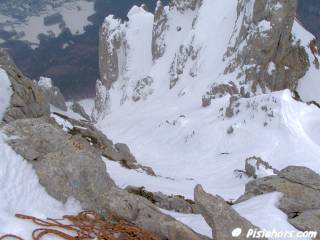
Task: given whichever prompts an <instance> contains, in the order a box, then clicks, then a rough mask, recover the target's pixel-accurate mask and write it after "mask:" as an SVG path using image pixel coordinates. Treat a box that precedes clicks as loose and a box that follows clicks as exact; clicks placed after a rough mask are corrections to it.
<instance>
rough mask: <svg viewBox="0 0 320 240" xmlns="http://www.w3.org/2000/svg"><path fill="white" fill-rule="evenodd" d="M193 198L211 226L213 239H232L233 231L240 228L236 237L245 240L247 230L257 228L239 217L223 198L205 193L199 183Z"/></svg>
mask: <svg viewBox="0 0 320 240" xmlns="http://www.w3.org/2000/svg"><path fill="white" fill-rule="evenodd" d="M194 199H195V202H196V206H197V208H198V210H199V211H200V213H201V214H202V216H203V217H204V219H205V220H206V222H207V223H208V225H209V226H210V227H211V228H212V238H213V239H217V240H229V239H232V238H233V237H232V233H233V231H235V229H241V230H242V231H241V232H240V235H239V237H237V239H242V240H245V239H248V238H247V237H246V235H247V233H248V231H249V230H254V229H257V230H258V227H256V226H254V225H253V224H252V223H250V222H249V221H248V220H247V219H245V218H243V217H241V216H240V215H239V213H237V212H236V210H234V209H233V208H232V207H231V206H230V205H229V204H227V203H226V202H225V201H224V199H223V198H221V197H219V196H213V195H211V194H208V193H206V192H205V191H204V190H203V188H202V187H201V186H200V185H197V186H196V187H195V190H194ZM263 239H264V238H263Z"/></svg>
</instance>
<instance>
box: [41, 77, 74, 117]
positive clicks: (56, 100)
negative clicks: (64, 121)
mask: <svg viewBox="0 0 320 240" xmlns="http://www.w3.org/2000/svg"><path fill="white" fill-rule="evenodd" d="M38 85H39V87H40V88H41V89H42V91H43V92H44V94H45V96H46V97H47V99H48V102H49V103H50V104H52V105H53V106H55V107H57V108H59V109H61V110H63V111H67V110H68V107H67V105H66V101H65V99H64V96H63V95H62V93H61V92H60V89H59V88H58V87H56V86H54V85H53V84H52V80H51V78H47V77H40V79H39V81H38Z"/></svg>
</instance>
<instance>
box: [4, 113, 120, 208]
mask: <svg viewBox="0 0 320 240" xmlns="http://www.w3.org/2000/svg"><path fill="white" fill-rule="evenodd" d="M50 121H52V120H50V119H43V118H38V119H23V120H17V121H14V122H11V123H10V124H7V125H6V126H5V127H4V132H5V133H6V134H7V135H9V136H14V137H15V138H14V139H11V140H8V144H9V145H10V146H12V148H13V149H14V150H15V151H16V152H17V153H18V154H20V155H21V156H22V157H23V158H25V159H26V160H29V161H30V162H31V163H32V165H33V167H34V169H35V171H36V173H37V175H38V177H39V181H40V184H41V185H43V186H44V187H45V188H46V190H47V191H48V193H49V194H50V195H51V196H53V197H55V198H56V199H58V200H60V201H63V202H65V201H66V200H67V198H68V197H70V196H73V197H75V198H76V199H78V200H79V201H80V202H81V204H82V205H83V207H84V208H87V209H96V208H97V207H98V206H99V205H100V204H99V201H101V200H102V199H99V196H97V194H98V193H99V192H105V191H108V190H110V189H111V187H113V186H115V184H114V182H113V181H112V179H111V178H110V177H109V175H108V174H107V173H106V167H105V164H104V163H103V162H102V161H101V158H100V155H99V154H98V152H97V151H94V149H93V148H92V147H91V146H90V144H89V143H88V142H87V141H85V140H83V139H82V138H80V137H77V136H75V137H73V136H71V135H69V134H67V133H65V132H64V131H63V130H62V129H61V128H60V127H59V126H58V125H55V124H54V122H53V121H52V122H50ZM93 186H94V187H93ZM98 208H99V207H98ZM99 211H100V212H101V211H103V209H99Z"/></svg>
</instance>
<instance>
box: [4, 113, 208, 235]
mask: <svg viewBox="0 0 320 240" xmlns="http://www.w3.org/2000/svg"><path fill="white" fill-rule="evenodd" d="M3 130H4V132H5V133H6V134H7V135H8V136H9V138H8V140H7V142H8V144H9V145H10V146H12V148H13V149H14V150H15V151H16V152H17V153H18V154H20V155H21V156H22V157H24V158H25V159H26V160H28V161H29V162H30V163H31V164H32V165H33V168H34V169H35V171H36V173H37V175H38V177H39V182H40V184H41V185H42V186H44V187H45V188H46V190H47V192H48V193H49V194H50V195H51V196H52V197H54V198H55V199H57V200H60V201H62V202H65V201H66V200H67V199H68V198H69V197H74V198H75V199H77V200H78V201H80V203H81V206H82V207H83V208H84V209H88V210H95V211H97V212H98V213H100V214H101V215H103V216H105V217H107V216H109V215H110V214H116V215H117V216H120V217H122V218H124V219H125V220H127V221H129V222H132V223H134V224H136V225H138V226H139V227H142V228H145V229H147V230H149V231H150V232H153V233H155V234H157V235H158V236H160V238H161V239H163V240H165V239H170V240H175V239H186V240H201V239H207V238H206V237H203V236H201V235H199V234H197V233H195V232H194V231H192V230H191V229H190V228H188V227H187V226H185V225H184V224H182V223H180V222H178V221H176V220H175V219H174V218H172V217H170V216H167V215H165V214H163V213H161V212H160V211H159V210H158V208H157V207H156V206H154V205H153V204H152V203H150V202H149V201H148V200H146V199H144V198H143V197H140V196H136V195H134V194H130V193H128V192H127V191H124V190H121V189H119V188H117V187H116V186H115V184H114V182H113V180H112V179H111V178H110V176H109V175H108V173H107V169H106V165H105V164H104V162H103V161H102V159H101V156H100V153H99V151H97V149H96V148H94V147H92V146H91V144H90V142H88V141H87V140H85V139H84V138H82V137H81V136H78V135H76V136H73V135H71V134H69V133H66V132H65V131H63V130H62V129H61V127H59V126H58V125H57V124H56V123H55V121H54V120H53V119H50V118H38V119H22V120H16V121H12V122H10V123H9V124H7V125H5V126H4V127H3Z"/></svg>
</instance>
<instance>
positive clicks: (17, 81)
mask: <svg viewBox="0 0 320 240" xmlns="http://www.w3.org/2000/svg"><path fill="white" fill-rule="evenodd" d="M0 67H1V68H3V69H4V70H5V71H6V72H7V74H8V76H9V79H10V81H11V87H12V90H13V95H12V96H11V100H10V106H9V109H8V110H7V112H6V114H5V116H4V118H3V121H4V122H10V121H13V120H15V119H23V118H37V117H42V116H49V112H50V109H49V104H48V102H47V100H46V97H45V96H44V94H43V92H42V91H41V89H40V88H39V87H38V86H36V85H34V84H33V83H32V81H31V80H30V79H28V78H26V77H25V76H24V75H23V74H22V72H21V71H20V70H19V69H18V68H17V67H16V65H15V64H14V62H13V61H12V59H11V58H10V56H9V55H8V54H7V52H6V51H5V50H3V49H1V48H0Z"/></svg>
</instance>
